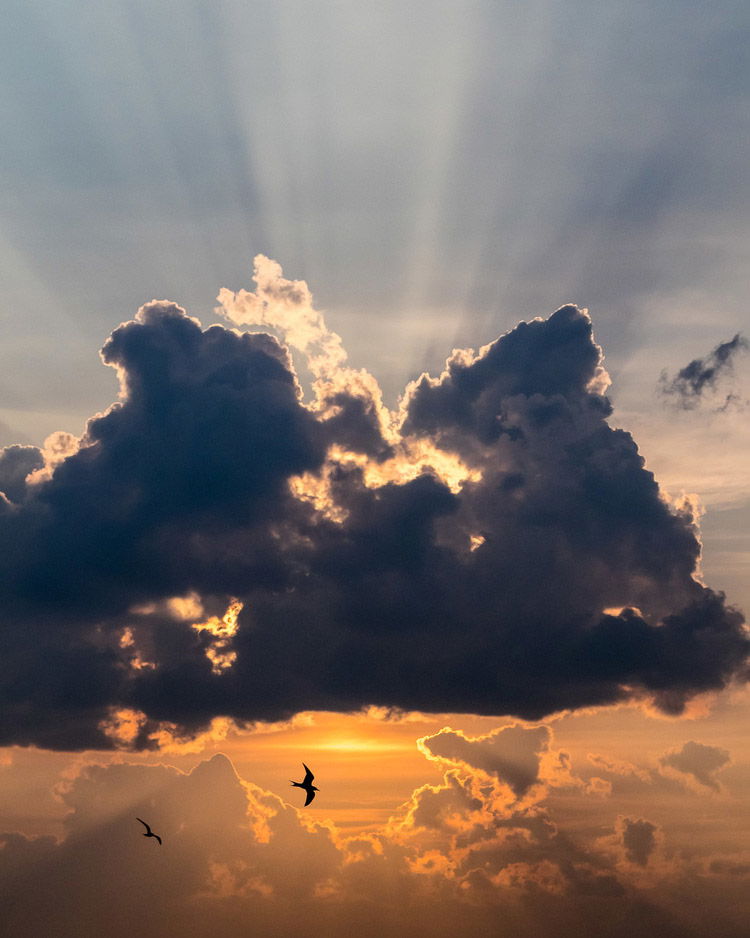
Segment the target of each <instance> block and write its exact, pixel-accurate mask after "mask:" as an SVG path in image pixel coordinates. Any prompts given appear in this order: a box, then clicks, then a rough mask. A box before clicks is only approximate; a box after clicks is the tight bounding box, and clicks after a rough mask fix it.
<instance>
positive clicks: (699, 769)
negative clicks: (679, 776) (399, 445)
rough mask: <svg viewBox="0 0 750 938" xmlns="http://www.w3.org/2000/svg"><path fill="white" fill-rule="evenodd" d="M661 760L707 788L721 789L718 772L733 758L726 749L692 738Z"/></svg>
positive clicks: (662, 763)
mask: <svg viewBox="0 0 750 938" xmlns="http://www.w3.org/2000/svg"><path fill="white" fill-rule="evenodd" d="M659 761H660V763H661V765H663V766H667V767H668V768H670V769H676V770H677V771H678V772H681V773H683V774H684V775H687V776H689V777H690V778H692V779H694V780H695V781H696V782H698V783H699V784H700V785H703V786H704V787H705V788H710V789H712V790H713V791H719V790H720V785H719V782H718V780H717V779H716V773H717V772H718V771H719V770H720V769H723V768H724V766H726V765H729V763H730V762H731V759H730V756H729V752H728V751H727V750H726V749H720V748H719V747H718V746H707V745H706V744H705V743H697V742H694V741H693V740H690V741H689V742H687V743H685V745H684V746H683V747H682V749H679V750H676V751H675V752H668V753H667V754H666V755H664V756H662V758H661V759H660V760H659Z"/></svg>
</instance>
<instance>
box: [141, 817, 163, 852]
mask: <svg viewBox="0 0 750 938" xmlns="http://www.w3.org/2000/svg"><path fill="white" fill-rule="evenodd" d="M136 821H141V819H140V818H139V817H137V818H136ZM141 824H143V826H144V827H145V828H146V833H145V834H144V835H143V836H144V837H155V838H156V839H157V840H158V841H159V846H160V847H161V837H160V836H159V835H158V834H155V833H154V832H153V831H152V830H151V828H150V827H149V826H148V824H147V823H146V822H145V821H141Z"/></svg>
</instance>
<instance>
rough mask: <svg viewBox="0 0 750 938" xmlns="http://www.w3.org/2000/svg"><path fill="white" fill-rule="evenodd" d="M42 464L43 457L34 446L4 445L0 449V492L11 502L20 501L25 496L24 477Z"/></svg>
mask: <svg viewBox="0 0 750 938" xmlns="http://www.w3.org/2000/svg"><path fill="white" fill-rule="evenodd" d="M43 465H44V457H43V456H42V453H41V450H39V449H38V448H37V447H36V446H21V445H19V444H13V445H12V446H6V447H5V449H2V450H0V492H2V493H4V494H5V495H6V496H7V498H8V499H9V500H10V501H12V502H22V501H23V500H24V498H25V497H26V477H27V476H28V475H29V474H30V473H31V472H33V471H34V470H35V469H41V468H42V466H43Z"/></svg>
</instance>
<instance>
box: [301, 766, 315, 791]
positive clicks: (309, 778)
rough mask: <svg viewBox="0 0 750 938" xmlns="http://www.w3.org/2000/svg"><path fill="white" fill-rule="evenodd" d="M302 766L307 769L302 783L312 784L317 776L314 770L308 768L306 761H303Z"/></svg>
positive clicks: (305, 785) (304, 784)
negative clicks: (313, 772)
mask: <svg viewBox="0 0 750 938" xmlns="http://www.w3.org/2000/svg"><path fill="white" fill-rule="evenodd" d="M302 767H303V768H304V770H305V777H304V778H303V779H302V785H303V786H304V787H307V786H308V785H311V784H312V780H313V779H314V778H315V776H314V775H313V774H312V772H311V771H310V770H309V769H308V767H307V766H306V765H305V763H304V762H303V763H302Z"/></svg>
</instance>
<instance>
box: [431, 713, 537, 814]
mask: <svg viewBox="0 0 750 938" xmlns="http://www.w3.org/2000/svg"><path fill="white" fill-rule="evenodd" d="M550 737H551V734H550V730H549V728H548V727H546V726H536V727H526V726H520V725H519V726H507V727H502V728H501V729H499V730H495V731H494V732H492V733H490V734H489V735H488V736H481V737H478V738H470V737H469V738H467V737H466V736H464V735H463V733H460V732H457V731H455V730H450V729H447V728H446V729H442V730H440V732H439V733H437V734H435V735H434V736H428V737H426V738H425V739H423V740H421V745H422V746H423V747H424V748H425V749H426V750H427V751H428V752H429V753H431V754H432V755H433V756H438V757H439V758H441V759H445V760H447V761H449V762H459V763H466V764H467V765H469V766H471V767H472V768H475V769H481V770H482V771H483V772H487V773H488V774H490V775H494V776H496V777H497V778H498V779H500V780H501V781H503V782H506V783H507V784H508V785H509V786H510V787H511V789H512V790H513V792H514V794H515V795H516V797H517V798H520V797H522V796H523V795H524V794H525V793H526V792H527V791H528V790H529V789H530V788H531V786H532V785H534V783H535V782H537V781H538V780H539V762H540V756H541V754H542V753H543V752H545V751H547V750H548V749H549V742H550Z"/></svg>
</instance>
